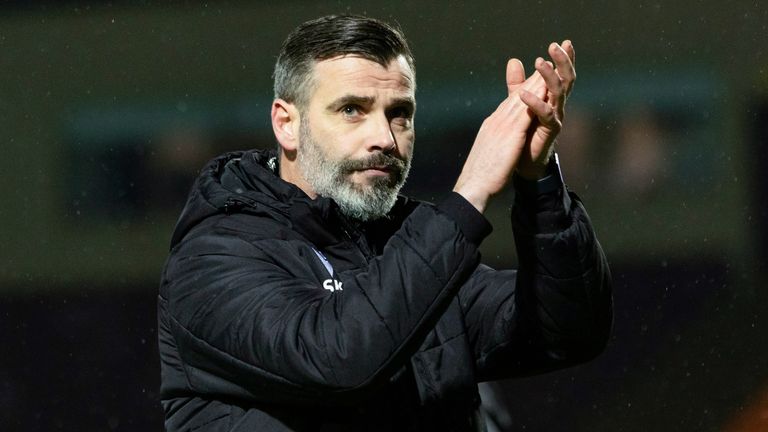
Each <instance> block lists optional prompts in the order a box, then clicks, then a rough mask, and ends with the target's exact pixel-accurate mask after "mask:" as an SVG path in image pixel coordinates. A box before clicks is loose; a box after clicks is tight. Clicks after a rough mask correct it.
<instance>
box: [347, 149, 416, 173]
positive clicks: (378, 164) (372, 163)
mask: <svg viewBox="0 0 768 432" xmlns="http://www.w3.org/2000/svg"><path fill="white" fill-rule="evenodd" d="M405 165H406V161H404V160H402V159H400V158H397V157H395V156H392V155H388V154H384V153H374V154H372V155H370V156H368V157H366V158H363V159H352V160H346V161H344V163H343V166H342V169H343V171H344V172H346V173H351V172H352V171H360V170H366V169H370V168H379V169H382V168H384V169H387V170H390V171H392V172H395V173H399V172H402V171H403V170H405Z"/></svg>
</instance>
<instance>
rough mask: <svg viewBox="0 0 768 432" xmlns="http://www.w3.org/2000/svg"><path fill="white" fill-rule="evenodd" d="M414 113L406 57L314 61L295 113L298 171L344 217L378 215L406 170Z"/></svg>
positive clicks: (391, 202) (393, 196)
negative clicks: (304, 100) (305, 97)
mask: <svg viewBox="0 0 768 432" xmlns="http://www.w3.org/2000/svg"><path fill="white" fill-rule="evenodd" d="M414 111H415V98H414V74H413V71H412V70H411V68H410V66H409V65H408V63H407V62H406V61H405V59H404V58H402V57H400V58H397V59H395V60H392V61H391V62H390V63H389V65H387V67H383V66H381V65H379V64H377V63H375V62H372V61H370V60H366V59H363V58H360V57H355V56H343V57H335V58H332V59H328V60H323V61H320V62H318V63H317V64H316V65H315V69H314V85H313V89H312V94H311V97H310V99H309V106H308V107H306V109H305V110H303V112H302V114H301V130H300V132H301V134H300V140H299V147H298V166H299V169H300V171H301V174H302V175H303V176H304V178H305V179H306V181H307V182H308V183H309V184H310V185H311V186H312V188H314V191H315V192H316V193H317V194H319V195H322V196H326V197H329V198H333V199H334V200H335V201H336V203H337V204H339V207H340V208H341V210H342V212H344V213H345V214H347V215H348V216H351V217H353V218H356V219H360V220H370V219H376V218H379V217H381V216H384V215H385V214H386V213H387V212H388V211H389V210H390V209H391V208H392V206H393V205H394V203H395V200H396V199H397V193H398V191H399V190H400V188H401V187H402V186H403V184H404V183H405V179H406V177H407V175H408V170H409V169H410V161H411V155H412V153H413V140H414V130H413V114H414Z"/></svg>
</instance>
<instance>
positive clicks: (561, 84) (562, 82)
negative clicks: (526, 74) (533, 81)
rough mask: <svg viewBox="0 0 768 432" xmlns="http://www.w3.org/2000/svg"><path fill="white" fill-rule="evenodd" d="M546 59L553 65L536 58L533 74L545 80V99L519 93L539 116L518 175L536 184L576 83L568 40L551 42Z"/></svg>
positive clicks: (528, 93) (543, 170) (522, 158)
mask: <svg viewBox="0 0 768 432" xmlns="http://www.w3.org/2000/svg"><path fill="white" fill-rule="evenodd" d="M548 51H549V56H550V57H551V58H552V61H553V62H554V64H553V63H552V62H548V61H545V60H544V59H543V58H541V57H539V58H537V59H536V70H537V71H538V72H539V73H540V74H541V76H542V77H543V78H544V81H545V83H546V86H547V95H546V96H545V97H544V98H543V99H542V98H539V97H537V96H536V95H534V94H533V93H531V92H527V91H522V92H521V95H520V97H521V98H522V99H523V100H524V101H525V102H526V103H527V104H528V105H529V106H535V107H537V108H538V109H536V110H535V111H537V112H539V113H541V114H537V115H536V119H535V120H534V122H533V124H532V125H531V129H530V130H529V131H528V139H527V140H526V141H527V142H526V144H525V148H524V149H523V153H522V155H521V156H520V161H519V163H518V165H517V173H518V175H520V176H521V177H523V178H525V179H529V180H538V179H540V178H542V177H543V176H544V175H545V172H546V166H547V162H548V161H549V157H550V156H551V154H552V151H553V150H554V142H555V138H556V137H557V134H558V133H560V130H561V129H562V126H563V117H564V114H565V101H566V99H567V97H568V95H569V94H570V93H571V90H572V89H573V84H574V82H575V81H576V69H575V66H574V65H575V64H576V52H575V51H574V49H573V43H571V41H570V40H565V41H563V43H562V45H559V44H557V43H555V42H552V43H551V44H550V45H549V49H548Z"/></svg>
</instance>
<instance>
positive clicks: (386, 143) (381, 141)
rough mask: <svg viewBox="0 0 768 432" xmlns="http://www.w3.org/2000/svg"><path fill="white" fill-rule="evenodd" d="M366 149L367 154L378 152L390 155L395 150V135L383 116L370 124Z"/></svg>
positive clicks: (387, 120)
mask: <svg viewBox="0 0 768 432" xmlns="http://www.w3.org/2000/svg"><path fill="white" fill-rule="evenodd" d="M366 147H367V150H368V151H369V152H372V151H376V150H378V151H381V152H383V153H390V152H392V151H394V150H395V149H396V148H397V141H395V135H394V134H393V133H392V127H391V126H390V124H389V119H388V118H387V117H386V116H385V115H381V116H380V117H379V116H377V118H376V120H375V121H372V122H371V133H370V136H369V140H368V145H367V146H366Z"/></svg>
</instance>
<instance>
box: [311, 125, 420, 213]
mask: <svg viewBox="0 0 768 432" xmlns="http://www.w3.org/2000/svg"><path fill="white" fill-rule="evenodd" d="M300 143H301V145H300V147H299V149H298V156H297V161H298V167H299V170H300V171H301V174H302V175H303V176H304V178H305V179H306V180H307V182H308V183H309V184H310V185H311V186H312V187H313V188H314V190H315V192H316V193H317V194H318V195H321V196H324V197H327V198H331V199H333V200H334V201H335V202H336V204H337V205H338V206H339V209H340V210H341V213H342V214H344V215H345V216H348V217H350V218H353V219H357V220H360V221H363V222H365V221H369V220H374V219H379V218H381V217H383V216H385V215H386V214H387V213H389V211H390V210H391V209H392V207H393V206H394V205H395V201H397V194H398V192H400V189H401V188H402V187H403V184H405V180H406V178H407V177H408V171H410V169H411V158H410V155H406V156H404V158H403V159H400V158H397V157H395V156H392V155H388V154H386V153H383V152H375V153H372V154H371V155H370V156H368V157H366V158H362V159H341V160H334V159H332V158H330V157H328V155H327V154H326V153H325V152H324V151H323V148H322V147H321V146H320V144H319V143H318V142H317V141H315V139H314V137H313V136H312V131H311V130H310V127H309V124H308V122H307V121H305V120H303V121H302V122H301V125H300ZM373 167H377V168H382V167H385V168H386V169H387V171H388V172H389V175H387V176H382V177H375V178H374V179H373V180H371V181H370V183H367V184H366V183H354V182H353V181H352V180H351V176H352V174H354V173H355V172H356V171H360V170H364V169H368V168H373Z"/></svg>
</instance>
